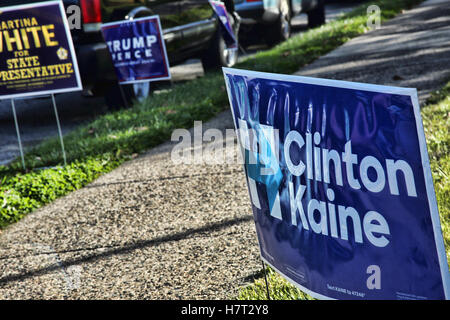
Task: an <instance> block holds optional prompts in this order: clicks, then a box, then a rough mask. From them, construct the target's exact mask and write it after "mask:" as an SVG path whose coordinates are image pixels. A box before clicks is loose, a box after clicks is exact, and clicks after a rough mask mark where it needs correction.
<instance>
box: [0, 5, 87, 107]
mask: <svg viewBox="0 0 450 320" xmlns="http://www.w3.org/2000/svg"><path fill="white" fill-rule="evenodd" d="M0 6H1V3H0ZM81 89H82V85H81V79H80V74H79V71H78V64H77V59H76V56H75V50H74V47H73V43H72V37H71V35H70V29H69V26H68V23H67V18H66V13H65V10H64V6H63V3H62V2H61V1H47V2H39V3H32V4H24V5H18V6H11V7H3V8H0V99H13V98H18V97H28V96H36V95H46V94H54V93H62V92H69V91H77V90H81Z"/></svg>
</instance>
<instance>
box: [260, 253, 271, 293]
mask: <svg viewBox="0 0 450 320" xmlns="http://www.w3.org/2000/svg"><path fill="white" fill-rule="evenodd" d="M261 262H262V267H263V272H264V281H265V282H266V292H267V300H270V293H269V283H268V282H267V272H266V265H265V264H264V261H263V260H262V259H261Z"/></svg>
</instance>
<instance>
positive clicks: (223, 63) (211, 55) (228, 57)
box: [201, 15, 238, 72]
mask: <svg viewBox="0 0 450 320" xmlns="http://www.w3.org/2000/svg"><path fill="white" fill-rule="evenodd" d="M229 17H230V21H231V25H232V27H233V29H234V31H235V34H236V35H237V34H238V31H237V29H238V27H237V28H236V22H235V19H234V17H233V16H232V15H229ZM237 59H238V49H227V46H226V43H225V40H224V38H223V36H222V32H221V30H220V29H219V28H218V29H217V31H216V33H215V34H214V36H213V39H212V42H211V44H210V46H209V47H208V49H207V50H206V51H205V52H204V54H203V56H202V59H201V61H202V66H203V70H204V71H205V72H207V71H212V70H217V69H220V67H232V66H234V65H235V64H236V62H237Z"/></svg>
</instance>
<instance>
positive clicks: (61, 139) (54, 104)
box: [52, 94, 67, 166]
mask: <svg viewBox="0 0 450 320" xmlns="http://www.w3.org/2000/svg"><path fill="white" fill-rule="evenodd" d="M52 102H53V109H54V111H55V116H56V124H57V125H58V134H59V141H60V142H61V150H62V153H63V159H64V166H67V157H66V151H65V150H64V139H63V135H62V131H61V125H60V123H59V116H58V110H57V109H56V101H55V95H54V94H52Z"/></svg>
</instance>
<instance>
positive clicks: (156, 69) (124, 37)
mask: <svg viewBox="0 0 450 320" xmlns="http://www.w3.org/2000/svg"><path fill="white" fill-rule="evenodd" d="M102 33H103V37H104V39H105V42H106V44H107V45H108V48H109V52H110V53H111V58H112V61H113V64H114V67H115V70H116V74H117V77H118V80H119V82H120V83H121V84H128V83H138V82H146V81H156V80H166V79H170V69H169V59H168V58H167V51H166V46H165V43H164V39H163V36H162V29H161V23H160V21H159V16H151V17H145V18H138V19H133V20H125V21H119V22H111V23H106V24H103V25H102Z"/></svg>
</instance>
